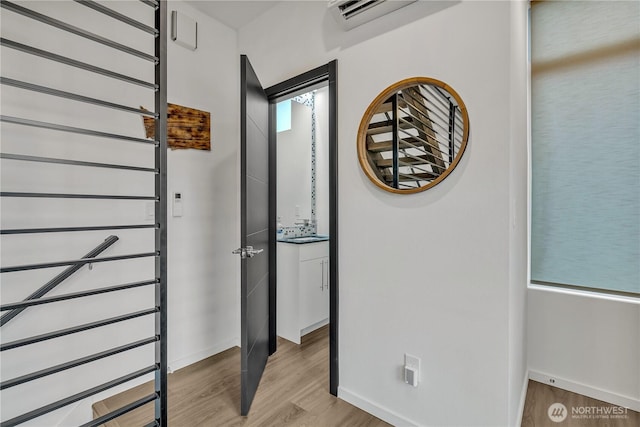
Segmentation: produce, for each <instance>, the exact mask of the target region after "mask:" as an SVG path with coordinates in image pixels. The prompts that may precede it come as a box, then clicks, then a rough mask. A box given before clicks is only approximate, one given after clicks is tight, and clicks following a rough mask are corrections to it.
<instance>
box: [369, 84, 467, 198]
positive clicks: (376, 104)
mask: <svg viewBox="0 0 640 427" xmlns="http://www.w3.org/2000/svg"><path fill="white" fill-rule="evenodd" d="M416 85H432V86H437V87H439V88H441V89H444V90H446V91H447V92H448V93H449V94H450V95H451V96H452V97H453V98H454V99H455V100H456V103H457V104H458V107H459V109H460V113H461V115H462V118H463V130H462V132H463V135H462V142H461V144H460V148H459V149H458V152H457V153H456V156H455V158H454V159H453V162H452V163H451V164H450V165H449V167H448V168H447V169H446V170H445V171H444V172H443V173H442V174H440V175H439V176H438V177H437V178H435V179H434V180H433V181H431V182H429V183H428V184H426V185H423V186H422V187H416V188H409V189H399V188H393V187H391V186H389V185H387V184H386V183H384V182H383V181H381V180H380V179H379V178H378V176H377V175H376V173H375V172H374V171H373V169H372V168H371V165H370V164H369V162H368V161H367V156H368V154H367V130H368V128H369V124H370V123H371V119H372V118H373V116H374V115H375V114H376V111H377V110H378V109H379V108H380V107H381V106H382V104H384V103H385V102H387V100H388V99H389V97H391V95H393V94H394V93H397V92H398V91H401V90H404V89H408V88H410V87H413V86H416ZM468 140H469V115H468V113H467V108H466V106H465V104H464V102H463V101H462V98H460V95H458V93H457V92H456V91H455V90H453V88H451V87H450V86H449V85H447V84H446V83H444V82H442V81H440V80H437V79H432V78H430V77H412V78H408V79H404V80H401V81H399V82H397V83H394V84H392V85H391V86H389V87H388V88H386V89H385V90H384V91H382V92H381V93H380V94H379V95H378V96H377V97H376V98H375V99H374V100H373V102H371V104H370V105H369V108H367V111H365V113H364V115H363V116H362V120H361V121H360V127H359V128H358V137H357V146H358V161H359V162H360V166H361V167H362V170H363V171H364V173H365V174H366V175H367V177H368V178H369V179H370V180H371V182H373V183H374V184H375V185H376V186H378V187H380V188H381V189H383V190H385V191H389V192H392V193H397V194H413V193H419V192H421V191H425V190H428V189H429V188H432V187H434V186H436V185H438V184H439V183H440V182H442V181H443V180H444V179H445V178H446V177H447V176H449V174H450V173H451V172H452V171H453V170H454V169H455V168H456V166H457V165H458V163H459V162H460V159H461V158H462V155H463V154H464V150H465V148H466V147H467V142H468Z"/></svg>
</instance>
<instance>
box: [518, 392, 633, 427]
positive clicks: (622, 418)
mask: <svg viewBox="0 0 640 427" xmlns="http://www.w3.org/2000/svg"><path fill="white" fill-rule="evenodd" d="M557 403H559V404H562V405H564V408H563V407H560V406H555V407H554V408H558V409H557V410H556V412H555V417H554V415H553V409H552V410H551V413H552V414H551V416H550V415H549V413H548V412H549V407H550V406H551V405H553V404H557ZM565 416H566V418H564V420H562V418H563V417H565ZM552 418H554V419H555V421H552ZM638 426H640V413H638V412H634V411H631V410H625V409H624V408H620V407H618V406H616V405H611V404H610V403H605V402H602V401H600V400H596V399H592V398H590V397H586V396H583V395H580V394H576V393H572V392H570V391H566V390H562V389H560V388H557V387H552V386H550V385H547V384H542V383H539V382H537V381H533V380H529V385H528V388H527V397H526V400H525V404H524V411H523V414H522V427H638Z"/></svg>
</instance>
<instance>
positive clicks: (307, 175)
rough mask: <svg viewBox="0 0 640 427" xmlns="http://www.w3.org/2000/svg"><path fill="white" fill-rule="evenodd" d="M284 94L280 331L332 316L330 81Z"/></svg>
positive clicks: (291, 336)
mask: <svg viewBox="0 0 640 427" xmlns="http://www.w3.org/2000/svg"><path fill="white" fill-rule="evenodd" d="M303 91H304V93H300V94H294V96H291V95H288V96H287V97H286V99H283V100H279V102H278V103H277V107H276V111H277V112H276V117H277V126H276V128H277V195H276V199H277V218H278V223H277V241H278V243H277V245H276V251H277V313H278V318H277V319H278V320H277V333H278V335H279V336H281V337H283V338H285V339H288V340H289V341H292V342H294V343H296V344H300V342H301V341H300V340H301V336H302V335H305V334H307V333H309V332H311V331H313V330H316V329H318V328H320V327H322V326H324V325H326V324H327V323H328V322H329V175H328V173H329V163H328V160H329V159H328V156H329V144H328V129H329V127H328V112H329V109H328V102H327V101H328V86H326V83H324V85H323V86H321V87H315V88H311V89H309V88H307V89H304V90H303Z"/></svg>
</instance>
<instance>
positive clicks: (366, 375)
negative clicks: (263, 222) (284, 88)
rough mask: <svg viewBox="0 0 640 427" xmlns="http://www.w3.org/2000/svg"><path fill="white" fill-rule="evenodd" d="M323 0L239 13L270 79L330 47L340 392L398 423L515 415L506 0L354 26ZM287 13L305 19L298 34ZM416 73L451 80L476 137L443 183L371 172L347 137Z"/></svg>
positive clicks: (518, 383)
mask: <svg viewBox="0 0 640 427" xmlns="http://www.w3.org/2000/svg"><path fill="white" fill-rule="evenodd" d="M325 6H326V5H325V3H324V2H293V3H291V2H286V3H283V4H281V5H279V6H277V7H276V8H274V9H273V10H271V11H269V12H267V14H265V15H264V16H262V17H261V18H259V19H258V20H256V21H254V22H253V23H252V25H250V26H247V27H244V28H242V29H241V30H240V32H239V47H240V51H241V53H246V54H248V56H249V58H250V60H251V62H252V64H253V66H254V68H255V70H256V71H257V74H258V76H259V77H260V79H261V82H262V84H263V85H264V86H265V87H266V86H269V85H271V84H275V83H278V82H280V81H282V80H284V79H286V78H289V77H292V76H294V75H297V74H299V73H301V72H304V71H307V70H309V69H311V68H314V67H316V66H319V65H321V64H323V63H326V62H328V61H329V60H332V59H334V58H337V59H338V93H339V102H338V111H339V123H338V138H339V142H338V144H339V177H340V184H339V209H340V212H339V224H340V225H339V227H340V230H339V232H340V243H339V252H340V254H339V262H340V349H339V356H340V391H339V395H340V396H341V397H342V398H344V399H347V400H349V401H351V402H352V403H355V404H357V405H358V406H360V407H362V408H364V409H366V410H369V411H371V412H373V413H374V414H376V415H378V416H381V417H383V418H385V419H387V420H389V421H392V422H395V423H397V424H400V425H409V424H418V425H511V424H513V423H514V417H515V415H514V413H515V412H517V411H516V410H515V409H513V408H517V406H518V402H519V400H520V392H521V390H522V382H523V379H524V375H525V372H524V363H523V360H524V357H523V352H524V349H523V345H522V341H521V339H520V338H519V335H518V334H519V333H521V332H522V330H523V329H524V328H523V318H522V317H521V316H520V317H517V316H516V314H517V313H516V311H517V310H511V309H510V305H515V304H517V306H518V307H521V306H523V300H524V295H525V294H524V292H522V291H519V290H518V286H522V287H524V277H522V275H523V274H522V271H524V270H525V266H526V257H525V256H524V254H523V253H519V254H518V255H510V247H511V246H512V245H516V244H519V245H521V246H525V242H524V241H522V238H523V237H522V236H523V234H524V233H523V231H522V230H523V227H524V226H523V225H522V224H520V223H519V222H518V223H517V226H516V227H515V229H512V228H511V227H510V220H511V217H512V216H513V214H516V213H518V212H519V213H522V212H524V211H525V209H524V206H525V205H524V203H525V200H524V199H522V198H520V199H517V200H515V201H514V200H512V199H511V197H510V194H512V193H515V192H517V191H519V189H520V187H522V185H523V182H526V176H524V175H523V176H520V177H519V180H518V181H517V182H516V183H515V185H511V184H510V177H511V175H512V174H514V173H515V171H514V170H515V167H514V168H513V169H512V167H511V163H512V162H517V163H518V164H522V163H523V162H525V159H526V157H522V156H524V154H525V152H524V148H522V147H524V145H523V144H525V141H526V140H523V139H522V137H523V135H525V133H524V131H525V129H526V128H522V127H521V126H522V124H521V123H520V122H518V123H520V124H518V125H514V127H513V128H511V127H510V126H509V125H508V124H509V122H510V120H511V118H512V115H516V116H518V115H519V114H521V113H522V111H521V106H522V105H526V104H525V100H526V98H525V97H524V95H525V93H522V92H518V93H513V90H514V89H517V90H519V91H522V89H523V87H522V83H521V82H519V81H514V82H511V77H512V72H514V71H515V70H517V67H514V68H512V61H513V59H512V57H511V48H512V45H511V42H510V38H511V35H512V33H513V31H515V29H513V28H512V27H511V24H510V23H511V20H512V7H513V6H512V5H511V3H510V2H462V3H448V4H442V3H439V4H438V5H434V4H432V2H420V3H416V4H413V5H411V6H408V7H406V8H404V9H402V10H401V11H400V12H398V13H397V14H395V15H393V16H389V17H386V18H382V19H380V20H379V21H378V22H376V23H374V24H372V25H369V26H363V27H360V28H356V29H354V30H352V31H351V32H349V33H340V32H339V30H337V28H336V24H335V23H334V22H333V21H332V18H331V17H330V16H329V15H328V14H326V12H325ZM434 8H436V9H438V11H437V13H433V14H432V15H428V13H431V12H434V10H435V9H434ZM514 13H516V12H514ZM523 13H524V12H523V10H520V12H517V17H519V18H520V19H521V20H522V19H523V15H522V14H523ZM291 23H296V24H299V25H301V26H302V27H301V28H304V31H298V32H297V36H296V37H295V38H291V37H290V27H291ZM376 31H377V33H376ZM518 31H523V28H519V29H518ZM266 34H268V37H267V36H265V35H266ZM521 39H522V37H521ZM411 76H430V77H434V78H437V79H440V80H443V81H445V82H446V83H448V84H450V85H451V86H452V87H453V88H454V89H455V90H456V91H457V92H458V93H459V94H460V96H461V97H462V99H463V100H464V101H465V103H466V105H467V108H468V111H469V115H470V120H471V137H470V141H469V146H468V148H467V150H468V151H467V152H466V153H465V155H464V157H463V159H462V161H461V163H460V165H459V166H458V169H457V170H456V171H455V172H453V174H452V175H451V176H449V177H448V178H447V179H446V180H445V181H444V182H443V183H441V184H440V185H438V186H437V187H435V188H433V189H431V190H429V191H427V192H424V193H420V194H417V195H412V196H397V195H393V194H390V193H385V192H383V191H381V190H379V189H378V188H377V187H376V186H374V185H373V184H371V183H370V182H369V181H368V180H367V178H366V177H365V175H364V174H363V173H362V171H361V170H360V168H359V166H358V161H357V156H356V147H355V141H356V133H357V127H358V124H359V122H360V118H361V116H362V114H363V112H364V111H365V110H366V108H367V106H368V105H369V103H370V102H371V101H372V100H373V98H375V96H376V95H377V94H378V93H379V92H380V91H382V90H383V89H384V88H386V87H387V86H389V85H390V84H392V83H394V82H395V81H398V80H401V79H403V78H406V77H411ZM512 103H513V104H514V107H517V106H520V108H517V112H516V113H514V112H512V111H511V106H512ZM515 104H517V105H515ZM520 120H522V117H520ZM512 145H518V147H520V148H517V149H514V150H513V151H512V150H511V146H512ZM521 173H522V174H525V171H524V170H523V171H521ZM523 217H524V216H522V217H521V218H523ZM365 218H366V220H364V219H365ZM512 230H513V231H512ZM512 233H517V235H516V236H512ZM512 269H514V271H513V272H512ZM518 279H520V280H521V282H520V283H519V284H518ZM519 339H520V340H519ZM405 352H406V353H410V354H413V355H416V356H418V357H420V358H421V359H422V375H421V381H422V382H421V384H420V386H419V387H418V388H417V389H414V388H411V387H409V386H407V385H405V384H404V383H403V381H402V377H401V369H400V368H401V365H402V363H403V355H404V353H405ZM510 376H514V377H515V379H511V378H510ZM512 393H517V396H515V397H514V396H511V395H510V394H512Z"/></svg>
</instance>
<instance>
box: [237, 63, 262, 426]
mask: <svg viewBox="0 0 640 427" xmlns="http://www.w3.org/2000/svg"><path fill="white" fill-rule="evenodd" d="M240 60H241V82H240V84H241V92H242V93H241V98H242V99H241V101H240V102H241V107H240V112H241V118H240V120H241V128H240V140H241V166H240V167H241V170H240V174H241V177H240V180H241V191H242V195H241V199H242V201H241V216H242V218H241V245H242V250H241V256H242V258H243V259H242V262H241V264H242V266H241V270H242V272H241V277H242V278H241V282H242V283H241V294H240V295H241V296H240V299H241V308H240V311H241V346H242V348H241V359H242V361H241V399H240V401H241V403H240V407H241V410H240V412H241V414H242V415H247V413H248V412H249V408H250V407H251V402H252V401H253V397H254V396H255V393H256V390H257V388H258V384H259V383H260V378H261V377H262V372H263V371H264V367H265V364H266V363H267V358H268V357H269V253H268V252H269V101H268V100H267V95H266V94H265V92H264V89H262V86H261V85H260V81H259V80H258V77H257V76H256V73H255V71H253V68H252V67H251V63H250V62H249V59H248V58H247V57H246V56H245V55H242V56H241V59H240Z"/></svg>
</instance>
